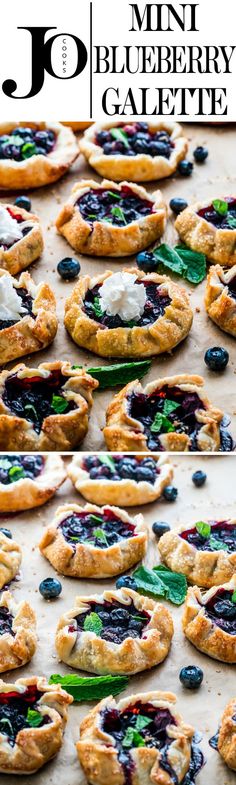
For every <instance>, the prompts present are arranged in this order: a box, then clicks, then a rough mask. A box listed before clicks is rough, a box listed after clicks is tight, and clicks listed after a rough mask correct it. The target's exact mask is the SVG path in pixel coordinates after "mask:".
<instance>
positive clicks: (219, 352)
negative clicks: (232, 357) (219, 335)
mask: <svg viewBox="0 0 236 785" xmlns="http://www.w3.org/2000/svg"><path fill="white" fill-rule="evenodd" d="M204 360H205V363H206V365H207V366H208V368H210V370H211V371H224V369H225V368H226V365H228V362H229V353H228V352H227V349H223V348H222V347H221V346H212V347H211V349H207V351H206V354H205V357H204Z"/></svg>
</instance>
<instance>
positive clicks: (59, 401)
mask: <svg viewBox="0 0 236 785" xmlns="http://www.w3.org/2000/svg"><path fill="white" fill-rule="evenodd" d="M51 407H52V409H53V410H54V412H56V414H63V412H65V411H66V409H68V401H67V400H66V398H63V396H62V395H55V394H54V393H53V396H52V403H51Z"/></svg>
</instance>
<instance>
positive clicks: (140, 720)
mask: <svg viewBox="0 0 236 785" xmlns="http://www.w3.org/2000/svg"><path fill="white" fill-rule="evenodd" d="M150 722H152V720H151V719H150V717H145V716H144V714H138V716H137V719H136V723H135V730H143V728H146V727H147V725H150Z"/></svg>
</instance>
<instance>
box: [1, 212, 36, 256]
mask: <svg viewBox="0 0 236 785" xmlns="http://www.w3.org/2000/svg"><path fill="white" fill-rule="evenodd" d="M6 210H7V212H8V213H9V215H10V216H11V218H13V220H14V221H17V223H18V224H21V223H23V222H24V221H25V218H23V216H22V215H21V213H16V212H14V211H13V210H11V207H6ZM31 229H32V226H23V227H22V235H23V237H25V235H26V234H29V232H31ZM16 242H19V241H18V240H17V241H16ZM13 245H15V241H14V243H12V242H11V241H10V242H8V243H6V242H5V243H1V236H0V248H1V250H2V251H8V250H9V248H12V246H13Z"/></svg>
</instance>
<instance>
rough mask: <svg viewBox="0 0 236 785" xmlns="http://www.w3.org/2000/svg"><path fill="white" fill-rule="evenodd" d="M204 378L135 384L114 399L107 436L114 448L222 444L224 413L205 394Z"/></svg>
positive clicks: (183, 376) (185, 449)
mask: <svg viewBox="0 0 236 785" xmlns="http://www.w3.org/2000/svg"><path fill="white" fill-rule="evenodd" d="M203 384H204V381H203V379H202V377H201V376H191V375H190V374H189V375H188V374H180V375H178V376H169V377H166V378H164V379H157V380H155V381H153V382H150V383H149V384H147V385H146V387H144V388H143V387H142V385H141V383H140V382H139V381H138V380H136V381H134V382H130V383H129V384H127V385H126V387H124V388H123V390H121V391H120V392H119V393H118V394H117V395H115V397H114V398H113V400H112V401H111V403H110V404H109V406H108V408H107V413H106V423H107V424H106V427H105V428H104V437H105V441H106V444H107V447H108V448H109V449H110V450H127V451H129V450H131V451H135V450H141V451H145V450H153V451H159V450H170V451H172V452H192V451H202V450H203V451H206V452H215V451H217V450H219V448H220V423H221V420H222V417H223V412H221V410H220V409H216V408H214V407H213V406H212V404H211V403H210V401H209V400H208V398H207V397H206V394H205V393H204V392H203V389H202V388H203Z"/></svg>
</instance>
